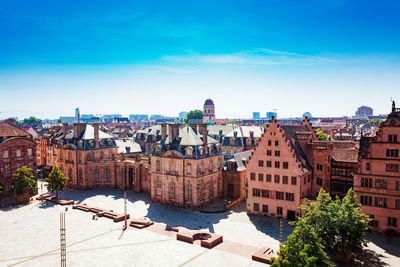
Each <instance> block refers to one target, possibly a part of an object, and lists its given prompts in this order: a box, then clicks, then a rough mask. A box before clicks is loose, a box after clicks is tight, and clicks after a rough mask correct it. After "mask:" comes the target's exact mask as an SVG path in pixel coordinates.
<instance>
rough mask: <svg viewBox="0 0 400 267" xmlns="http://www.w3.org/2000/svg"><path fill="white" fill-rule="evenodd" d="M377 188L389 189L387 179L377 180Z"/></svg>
mask: <svg viewBox="0 0 400 267" xmlns="http://www.w3.org/2000/svg"><path fill="white" fill-rule="evenodd" d="M375 187H376V188H380V189H387V180H386V179H375Z"/></svg>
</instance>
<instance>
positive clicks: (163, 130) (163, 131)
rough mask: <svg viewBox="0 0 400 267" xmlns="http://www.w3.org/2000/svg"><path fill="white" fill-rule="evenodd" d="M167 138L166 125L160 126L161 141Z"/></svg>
mask: <svg viewBox="0 0 400 267" xmlns="http://www.w3.org/2000/svg"><path fill="white" fill-rule="evenodd" d="M166 137H167V124H165V123H164V124H161V140H164V139H165V138H166Z"/></svg>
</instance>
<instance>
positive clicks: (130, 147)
mask: <svg viewBox="0 0 400 267" xmlns="http://www.w3.org/2000/svg"><path fill="white" fill-rule="evenodd" d="M115 143H116V145H117V146H118V153H140V152H142V149H141V148H140V145H139V144H138V143H135V141H134V140H133V138H123V139H116V140H115Z"/></svg>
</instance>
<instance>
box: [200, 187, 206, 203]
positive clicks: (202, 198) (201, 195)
mask: <svg viewBox="0 0 400 267" xmlns="http://www.w3.org/2000/svg"><path fill="white" fill-rule="evenodd" d="M199 198H200V201H203V200H204V198H205V197H204V184H203V183H201V184H200V196H199Z"/></svg>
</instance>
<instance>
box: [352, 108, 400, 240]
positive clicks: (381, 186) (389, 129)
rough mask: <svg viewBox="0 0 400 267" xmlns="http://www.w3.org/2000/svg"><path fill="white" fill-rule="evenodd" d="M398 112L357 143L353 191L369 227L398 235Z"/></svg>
mask: <svg viewBox="0 0 400 267" xmlns="http://www.w3.org/2000/svg"><path fill="white" fill-rule="evenodd" d="M399 151H400V109H399V108H396V107H395V103H394V101H393V105H392V112H391V113H390V114H389V115H388V117H387V119H386V120H385V121H384V122H383V123H382V124H381V126H380V129H379V130H378V131H377V132H376V135H375V136H373V137H365V136H363V137H362V138H361V140H360V156H359V162H358V172H357V173H356V174H355V178H354V189H355V192H356V194H357V195H358V197H359V201H360V203H361V204H362V209H361V210H362V212H364V213H365V214H369V215H370V216H371V217H372V218H373V221H372V222H371V227H372V228H373V229H374V230H377V231H381V232H390V231H396V232H398V233H400V169H399V168H400V154H399Z"/></svg>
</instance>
